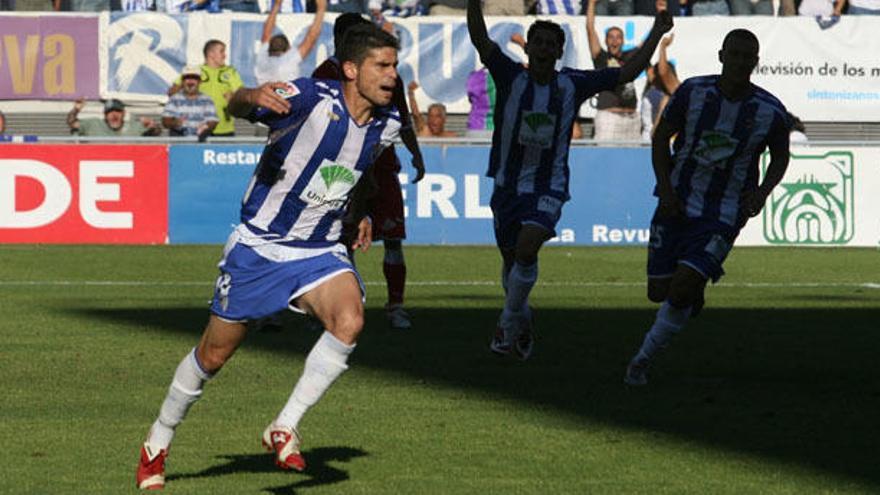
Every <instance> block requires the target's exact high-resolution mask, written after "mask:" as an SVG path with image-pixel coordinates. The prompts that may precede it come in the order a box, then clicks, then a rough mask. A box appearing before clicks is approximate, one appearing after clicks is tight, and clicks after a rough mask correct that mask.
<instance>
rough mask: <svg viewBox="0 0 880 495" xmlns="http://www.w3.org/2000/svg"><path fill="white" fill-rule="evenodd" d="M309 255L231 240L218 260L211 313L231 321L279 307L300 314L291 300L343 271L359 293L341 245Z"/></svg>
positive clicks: (350, 265)
mask: <svg viewBox="0 0 880 495" xmlns="http://www.w3.org/2000/svg"><path fill="white" fill-rule="evenodd" d="M309 251H310V250H309V249H303V248H290V247H286V246H279V245H264V246H258V247H252V246H248V245H245V244H242V243H238V242H234V240H231V241H230V243H229V244H228V245H227V249H226V254H225V256H224V257H223V260H222V261H221V262H220V275H219V276H218V277H217V283H216V285H215V288H214V298H213V300H212V301H211V312H212V313H214V314H215V315H217V316H219V317H220V318H223V319H224V320H227V321H235V322H239V321H242V322H243V321H247V320H254V319H257V318H262V317H264V316H269V315H271V314H274V313H277V312H279V311H281V310H284V309H290V310H293V311H297V312H300V313H301V312H302V310H300V309H299V308H297V307H296V306H295V305H294V304H293V301H294V299H296V298H297V297H299V296H301V295H303V294H305V293H306V292H308V291H310V290H312V289H314V288H315V287H318V286H319V285H321V284H322V283H324V282H326V281H327V280H329V279H330V278H332V277H334V276H336V275H339V274H340V273H344V272H351V273H353V274H354V276H355V277H356V278H357V281H358V284H359V285H360V287H361V294H363V293H364V283H363V281H362V280H361V277H360V275H359V274H358V273H357V270H355V269H354V267H353V266H352V264H351V261H350V260H349V259H348V256H347V255H346V252H345V247H344V246H343V245H342V244H337V248H335V249H333V248H331V249H326V248H325V249H321V250H317V253H316V254H315V255H314V256H309ZM312 251H315V250H312Z"/></svg>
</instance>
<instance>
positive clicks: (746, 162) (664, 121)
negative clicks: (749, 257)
mask: <svg viewBox="0 0 880 495" xmlns="http://www.w3.org/2000/svg"><path fill="white" fill-rule="evenodd" d="M718 58H719V60H720V61H721V63H722V64H723V65H722V69H721V75H720V76H719V75H713V76H702V77H694V78H691V79H688V80H686V81H685V82H684V83H682V85H681V86H679V88H678V90H676V91H675V93H674V94H673V95H672V99H671V100H670V102H669V104H668V105H667V107H666V110H665V111H664V113H663V116H662V117H661V119H660V122H659V123H658V125H657V128H656V130H655V131H654V137H653V140H652V145H653V151H652V161H653V164H654V174H655V175H656V178H657V187H656V189H655V193H654V194H655V195H656V196H657V197H658V199H659V202H658V204H657V210H656V211H655V213H654V218H653V219H652V220H651V238H650V242H649V244H648V299H650V300H651V301H653V302H657V303H661V306H660V310H659V311H657V317H656V319H655V320H654V324H653V326H651V329H650V330H649V331H648V333H647V335H645V339H644V342H643V343H642V346H641V348H640V349H639V351H638V353H637V354H636V355H635V357H633V358H632V360H631V361H630V363H629V365H628V366H627V370H626V374H625V376H624V382H625V383H627V384H629V385H645V384H647V383H648V380H647V376H646V371H647V369H648V367H649V365H650V364H651V361H652V359H653V358H654V357H655V355H656V354H657V352H658V351H660V350H661V349H663V348H664V347H666V345H667V344H668V343H669V340H670V339H671V338H672V336H674V335H676V334H677V333H679V332H680V331H681V329H682V328H683V327H684V325H685V323H687V321H688V318H690V317H691V316H694V315H695V314H696V313H697V312H698V311H699V310H700V309H701V308H702V305H703V291H704V289H705V287H706V282H707V281H708V280H709V279H711V280H712V281H713V282H717V281H718V279H719V278H720V277H721V276H722V275H723V274H724V270H723V269H722V268H721V265H722V263H723V262H724V259H725V258H726V257H727V254H728V252H730V249H731V247H732V246H733V242H734V241H735V240H736V237H737V235H738V234H739V231H740V229H741V228H742V227H743V226H744V225H745V223H746V221H747V220H748V219H749V217H753V216H755V215H757V214H758V213H759V212H760V211H761V208H763V206H764V202H765V201H766V200H767V196H768V195H769V194H770V192H771V191H772V190H773V188H774V187H775V186H776V185H777V184H778V183H779V181H780V180H782V176H783V174H785V169H786V167H787V166H788V160H789V150H788V135H789V127H790V123H789V120H788V117H787V112H786V110H785V107H784V106H783V105H782V103H780V101H779V100H777V99H776V98H775V97H774V96H773V95H771V94H770V93H768V92H767V91H765V90H763V89H761V88H759V87H758V86H755V85H754V84H752V83H751V82H750V81H749V78H750V76H751V73H752V70H753V69H754V68H755V66H756V65H757V64H758V38H756V37H755V35H754V34H752V33H751V32H750V31H747V30H745V29H735V30H733V31H731V32H730V33H728V34H727V36H726V37H725V38H724V42H723V44H722V47H721V51H719V52H718ZM672 136H676V137H675V144H674V153H673V152H671V151H670V146H669V142H670V139H671V138H672ZM768 147H769V148H770V165H769V166H768V168H767V172H766V174H765V176H764V180H763V181H762V182H761V184H760V185H758V160H759V159H760V157H761V154H762V153H763V152H764V149H765V148H768Z"/></svg>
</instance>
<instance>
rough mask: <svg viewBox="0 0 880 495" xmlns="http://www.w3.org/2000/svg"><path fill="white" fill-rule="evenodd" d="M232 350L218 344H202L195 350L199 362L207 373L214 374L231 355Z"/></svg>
mask: <svg viewBox="0 0 880 495" xmlns="http://www.w3.org/2000/svg"><path fill="white" fill-rule="evenodd" d="M233 352H234V349H233V350H230V349H226V348H223V347H218V346H211V345H202V346H199V348H198V349H197V351H196V357H198V360H199V364H200V365H201V366H202V367H203V368H204V370H205V371H206V372H208V373H211V374H214V373H217V372H218V371H220V369H221V368H223V365H224V364H226V361H228V360H229V358H230V357H231V356H232V353H233Z"/></svg>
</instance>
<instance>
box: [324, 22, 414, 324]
mask: <svg viewBox="0 0 880 495" xmlns="http://www.w3.org/2000/svg"><path fill="white" fill-rule="evenodd" d="M369 23H370V21H369V20H367V19H365V18H364V17H363V16H361V15H360V14H357V13H346V14H342V15H340V16H339V17H337V18H336V21H335V23H334V24H333V39H334V44H335V45H336V47H335V50H336V53H339V50H340V46H339V44H340V43H341V41H342V40H343V39H344V38H345V33H346V32H347V30H348V29H350V28H351V27H352V26H357V25H361V24H369ZM312 77H315V78H319V79H341V78H342V77H343V76H342V67H341V65H340V63H339V59H338V58H337V57H335V56H334V57H330V58H328V59H327V60H325V61H324V62H323V63H322V64H321V65H320V66H318V67H317V68H316V69H315V71H314V72H313V73H312ZM391 102H392V103H393V104H394V106H395V108H397V110H398V111H399V112H400V121H401V123H402V125H403V127H402V128H401V130H400V139H401V140H402V141H403V144H404V146H406V149H407V150H408V151H409V152H410V154H411V155H412V157H413V159H412V165H413V167H414V168H415V169H416V177H415V178H414V179H413V183H416V182H418V181H420V180H422V177H424V175H425V165H424V162H423V161H422V152H421V150H420V149H419V142H418V140H417V139H416V134H415V131H414V130H413V128H412V126H411V124H410V113H409V107H407V104H406V98H405V97H404V93H403V81H401V79H400V76H398V77H397V81H396V82H395V85H394V94H393V95H392V99H391ZM370 170H371V173H372V174H373V176H372V177H371V179H372V181H373V183H374V185H375V187H374V188H373V189H374V190H373V191H370V192H371V193H372V194H368V195H369V202H368V204H367V212H368V214H369V215H370V217H371V218H372V220H373V240H381V241H382V245H383V246H384V248H385V257H384V259H383V262H382V272H383V274H384V275H385V282H386V284H387V286H388V302H387V303H386V304H385V314H386V316H387V317H388V322H389V323H390V325H391V327H392V328H397V329H408V328H411V327H412V321H411V320H410V316H409V314H408V313H407V312H406V311H405V310H404V309H403V294H404V288H405V287H406V261H405V259H404V257H403V239H405V238H406V224H405V223H404V218H403V195H402V193H401V192H400V180H399V179H398V178H397V174H399V173H400V161H399V160H398V159H397V153H396V152H395V151H394V147H393V146H389V147H388V148H385V150H384V151H382V154H380V155H379V156H378V157H377V158H376V164H375V166H374V167H373V168H371V169H370Z"/></svg>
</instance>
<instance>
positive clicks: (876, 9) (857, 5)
mask: <svg viewBox="0 0 880 495" xmlns="http://www.w3.org/2000/svg"><path fill="white" fill-rule="evenodd" d="M846 13H847V14H850V15H880V0H849V8H848V9H847V11H846Z"/></svg>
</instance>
